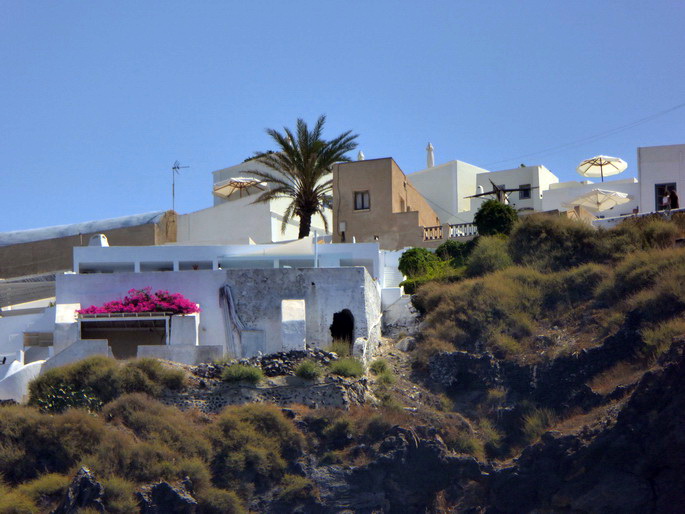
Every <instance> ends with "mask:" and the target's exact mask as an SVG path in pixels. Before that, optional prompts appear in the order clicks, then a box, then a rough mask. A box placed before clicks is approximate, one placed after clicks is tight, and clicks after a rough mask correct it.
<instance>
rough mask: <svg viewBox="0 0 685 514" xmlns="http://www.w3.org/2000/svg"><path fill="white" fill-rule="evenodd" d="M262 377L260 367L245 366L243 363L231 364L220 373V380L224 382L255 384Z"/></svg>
mask: <svg viewBox="0 0 685 514" xmlns="http://www.w3.org/2000/svg"><path fill="white" fill-rule="evenodd" d="M263 378H264V373H262V370H261V368H258V367H256V366H246V365H245V364H232V365H231V366H229V367H227V368H224V370H223V372H222V373H221V380H223V381H224V382H249V383H250V384H257V383H259V382H260V381H261V380H262V379H263Z"/></svg>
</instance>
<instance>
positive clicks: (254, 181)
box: [177, 160, 332, 244]
mask: <svg viewBox="0 0 685 514" xmlns="http://www.w3.org/2000/svg"><path fill="white" fill-rule="evenodd" d="M252 171H259V172H266V173H269V174H271V175H275V176H278V172H276V171H274V170H273V169H271V168H269V167H268V166H266V165H264V164H262V163H260V162H258V161H255V160H250V161H246V162H243V163H241V164H238V165H236V166H231V167H229V168H224V169H221V170H217V171H214V172H212V176H213V185H212V195H213V198H214V206H213V207H209V208H207V209H203V210H200V211H196V212H191V213H189V214H183V215H180V216H179V217H178V228H177V241H178V243H179V244H247V243H248V242H250V241H253V242H255V243H277V242H281V241H292V240H294V239H297V236H298V230H299V224H300V223H299V222H300V220H299V218H298V217H294V218H292V219H291V220H290V221H289V222H288V223H286V225H285V231H283V230H282V227H283V215H284V213H285V211H286V209H287V208H288V205H290V200H289V199H285V198H280V199H275V200H270V201H268V202H266V203H254V201H255V200H256V199H257V198H258V197H259V195H260V194H261V193H263V192H264V191H265V190H267V189H268V188H270V187H272V186H271V185H270V184H267V183H266V182H263V181H262V180H261V179H259V178H256V177H255V176H254V175H251V174H250V172H252ZM325 213H326V220H327V222H328V226H329V230H330V226H331V223H332V213H331V211H330V209H328V208H327V209H325ZM311 230H312V232H316V233H317V234H319V235H323V234H325V233H326V230H325V228H324V223H323V220H322V219H321V217H319V216H314V217H313V218H312V227H311Z"/></svg>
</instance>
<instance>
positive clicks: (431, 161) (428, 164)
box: [426, 143, 435, 168]
mask: <svg viewBox="0 0 685 514" xmlns="http://www.w3.org/2000/svg"><path fill="white" fill-rule="evenodd" d="M426 152H427V154H426V167H427V168H432V167H433V166H435V157H434V156H433V145H432V144H430V143H428V146H427V147H426Z"/></svg>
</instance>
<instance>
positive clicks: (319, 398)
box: [161, 377, 368, 413]
mask: <svg viewBox="0 0 685 514" xmlns="http://www.w3.org/2000/svg"><path fill="white" fill-rule="evenodd" d="M297 382H300V384H299V385H283V386H272V387H258V386H253V385H246V384H239V385H235V384H233V385H230V384H221V385H219V386H217V387H216V388H212V389H211V390H206V391H203V390H201V389H195V390H192V391H190V392H185V393H177V394H167V395H166V396H164V397H162V398H161V401H162V402H163V403H165V404H167V405H173V406H175V407H178V408H179V409H191V408H195V409H198V410H200V411H202V412H213V413H214V412H219V411H220V410H221V409H223V408H224V407H226V406H227V405H240V404H244V403H275V404H276V405H280V406H287V405H293V404H298V405H306V406H308V407H312V408H319V407H342V408H346V407H349V406H350V405H361V404H363V403H365V401H366V394H367V391H368V385H367V381H366V379H365V378H362V379H359V380H355V381H349V380H345V379H342V378H338V377H327V378H326V379H325V381H324V382H321V383H311V382H309V383H308V382H307V381H304V380H297Z"/></svg>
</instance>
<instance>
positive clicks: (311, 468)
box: [0, 215, 685, 513]
mask: <svg viewBox="0 0 685 514" xmlns="http://www.w3.org/2000/svg"><path fill="white" fill-rule="evenodd" d="M684 232H685V217H678V216H673V219H671V220H666V219H663V218H660V217H654V218H641V219H636V220H630V221H628V222H625V223H623V224H622V225H621V226H619V227H617V228H615V229H612V230H604V231H596V230H594V229H592V228H591V227H588V226H586V225H583V224H581V223H578V222H574V221H571V220H567V219H564V218H558V217H550V216H538V215H533V216H528V217H526V218H523V219H522V220H519V221H518V222H517V223H516V224H515V225H514V227H513V229H512V231H511V233H510V234H509V235H502V234H496V235H491V236H483V237H480V238H477V240H475V241H474V242H470V243H456V242H449V243H446V244H445V245H443V246H442V247H441V248H439V249H438V250H437V251H436V252H435V253H433V252H428V251H425V250H416V251H410V252H407V254H405V256H404V257H403V259H402V266H403V268H404V270H403V271H405V273H406V272H407V270H409V269H411V270H412V273H414V278H413V279H411V280H413V282H412V284H411V285H412V287H415V288H416V290H417V292H416V295H415V296H414V298H413V302H414V304H415V306H416V307H417V309H418V310H419V311H420V313H421V316H422V317H421V320H420V321H421V329H420V330H416V331H413V332H412V334H404V333H402V334H400V335H399V336H398V337H397V338H396V339H397V340H386V341H385V343H384V345H383V347H382V348H381V350H380V353H381V355H379V356H378V358H376V360H374V361H372V362H371V363H369V365H368V369H364V368H363V367H362V366H360V363H359V362H358V361H355V360H354V359H351V358H350V357H349V355H343V354H344V353H345V352H347V351H349V345H347V344H341V343H340V342H338V343H337V346H336V347H337V348H339V350H340V354H341V355H340V357H341V358H340V359H336V360H333V361H331V362H328V361H323V360H316V359H312V357H311V356H309V357H307V356H303V357H302V359H301V360H300V361H297V362H280V364H278V366H279V370H281V371H279V373H281V372H283V373H284V374H287V375H288V376H287V377H286V378H287V379H288V380H291V379H292V380H295V381H299V382H298V383H301V384H310V385H312V386H313V387H316V385H317V384H318V383H321V381H323V380H326V379H330V380H346V379H343V378H341V377H343V376H349V377H353V378H351V379H350V380H359V379H358V378H356V377H359V376H362V377H364V378H362V379H361V381H364V384H366V385H365V387H366V386H368V389H369V391H370V392H371V395H370V398H369V401H368V403H367V404H366V405H353V406H351V407H349V408H347V409H340V408H332V407H319V408H311V407H306V406H303V405H289V406H287V407H286V408H282V407H278V406H276V405H271V404H245V405H240V406H230V407H226V408H224V409H223V410H222V411H221V412H220V413H218V414H205V413H202V412H200V411H198V410H194V409H190V410H186V411H181V410H179V409H177V408H176V407H173V406H169V405H165V404H164V403H163V402H165V401H166V400H167V399H168V398H169V395H173V394H178V393H179V392H181V393H183V391H186V390H187V389H188V388H190V387H196V388H198V387H205V386H203V385H199V384H201V383H203V382H204V381H209V380H215V381H216V382H217V383H218V384H221V387H237V386H235V385H232V383H233V382H236V381H237V382H238V383H246V382H247V381H249V380H251V379H254V380H255V381H256V382H259V383H263V382H265V381H268V380H271V378H272V377H273V372H274V371H273V370H274V369H275V368H273V365H274V363H273V362H272V363H271V364H270V365H269V366H271V367H268V369H267V367H264V369H263V370H262V369H260V368H258V367H254V365H253V364H254V363H252V364H250V366H252V367H250V366H246V365H245V364H242V366H243V367H242V368H240V367H237V366H236V363H215V364H212V365H210V366H209V367H211V368H212V373H213V374H214V375H215V378H212V377H214V375H212V377H210V376H209V375H206V374H204V375H203V374H200V375H197V376H190V375H189V374H188V370H187V369H185V370H184V369H183V368H180V367H170V366H168V365H166V364H162V363H160V362H159V361H156V360H150V359H143V360H134V361H128V362H119V361H114V360H111V359H104V358H99V357H98V358H91V359H87V360H84V361H81V362H79V363H76V364H73V365H70V366H66V367H64V368H58V369H54V370H52V371H50V372H48V373H46V374H45V375H43V376H42V377H40V378H39V379H38V380H36V381H35V382H34V383H33V384H32V385H31V400H30V402H29V405H27V406H20V405H4V406H0V449H2V452H1V454H2V455H1V456H0V476H1V477H2V479H1V480H0V493H1V494H0V512H46V511H50V510H51V509H54V508H55V507H56V506H57V504H58V503H59V502H60V500H61V499H62V498H63V497H64V494H65V491H66V489H67V487H69V484H70V483H71V481H72V478H73V477H74V475H75V474H76V472H77V470H78V469H79V468H80V467H82V466H86V467H88V468H89V469H90V470H91V471H92V472H93V474H94V476H95V477H96V478H97V479H98V480H99V481H100V482H101V484H102V485H103V486H104V499H103V502H104V506H105V509H106V510H107V511H108V512H135V511H137V510H138V509H139V508H140V507H139V504H138V501H139V497H138V498H136V496H135V493H136V492H140V491H141V490H142V491H145V490H147V489H149V487H150V484H154V483H157V482H159V481H166V482H168V483H170V484H172V485H174V486H178V487H181V485H180V484H185V485H183V487H184V488H185V489H184V490H185V491H188V492H189V493H192V497H193V498H194V499H195V500H196V501H197V508H196V509H197V512H201V513H205V512H207V513H210V512H246V511H248V510H251V511H259V512H290V511H298V510H299V511H302V512H326V511H336V509H337V510H345V509H348V510H351V511H354V510H364V509H366V510H376V511H403V512H425V511H426V510H432V511H449V510H450V509H453V510H454V511H457V512H459V511H465V510H468V509H476V510H473V511H474V512H475V511H482V512H530V511H533V510H536V509H537V510H538V511H552V512H553V511H567V512H597V511H621V512H641V511H655V512H666V511H668V508H669V506H672V505H675V504H676V503H674V502H677V501H680V500H683V498H682V491H683V490H685V484H683V478H682V473H680V474H679V470H682V465H683V463H685V459H683V457H682V456H683V455H685V444H683V442H682V437H681V435H680V434H681V431H679V430H678V427H679V423H680V422H679V421H678V416H679V413H680V419H682V406H683V404H684V403H685V391H683V387H685V386H684V385H683V378H682V377H683V376H685V371H684V370H685V357H683V352H684V351H685V340H683V337H682V336H685V316H684V315H685V248H683V247H681V246H678V245H677V244H676V240H677V239H679V238H681V237H682V236H683V234H684ZM400 339H402V341H398V340H400ZM322 353H325V352H322ZM320 357H321V356H320ZM324 357H325V356H323V357H321V358H324ZM250 362H251V361H250ZM269 370H270V371H269ZM282 370H289V371H287V373H286V372H285V371H282ZM205 371H206V370H205ZM222 374H223V375H224V376H223V378H224V380H225V382H221V377H222ZM280 378H283V377H280ZM653 434H657V435H658V437H657V436H654V435H653ZM674 470H675V471H674ZM146 488H147V489H146Z"/></svg>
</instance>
